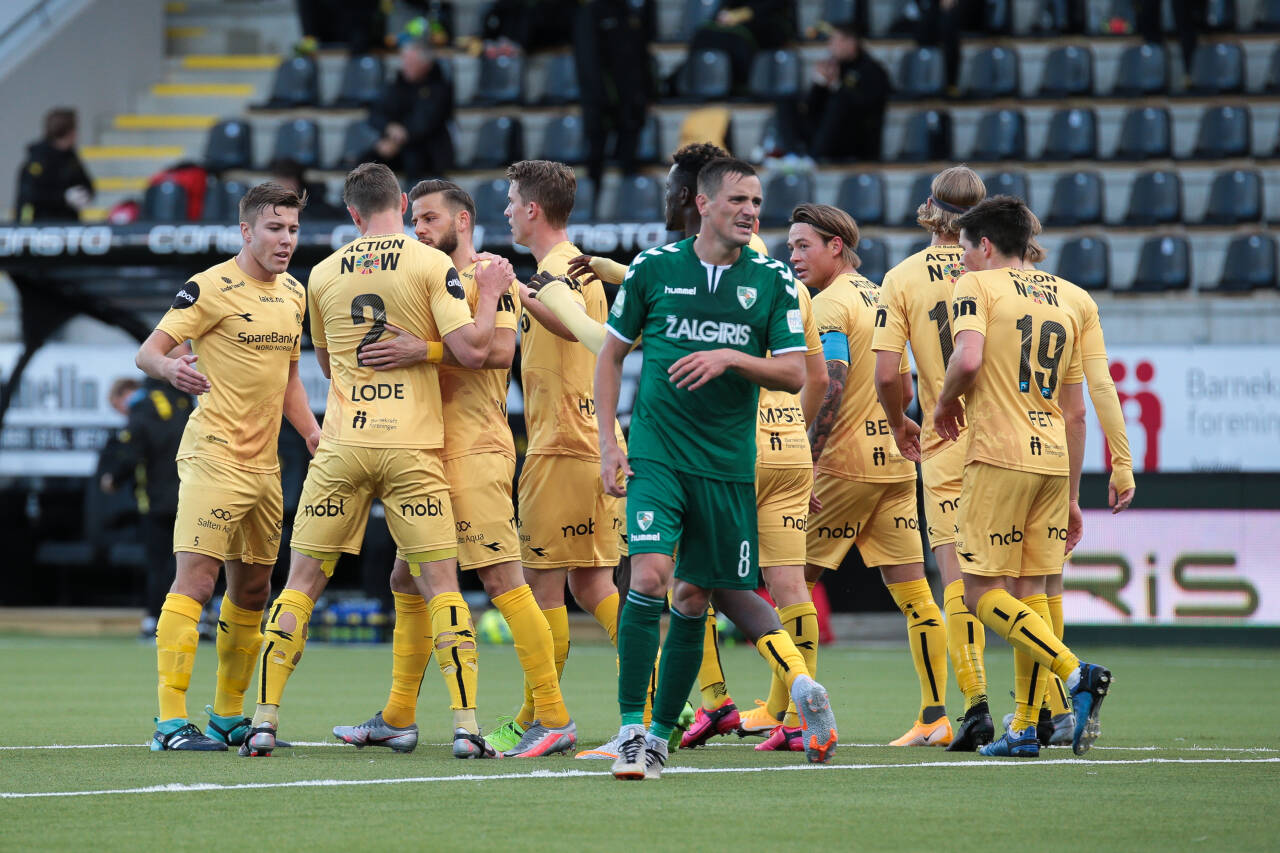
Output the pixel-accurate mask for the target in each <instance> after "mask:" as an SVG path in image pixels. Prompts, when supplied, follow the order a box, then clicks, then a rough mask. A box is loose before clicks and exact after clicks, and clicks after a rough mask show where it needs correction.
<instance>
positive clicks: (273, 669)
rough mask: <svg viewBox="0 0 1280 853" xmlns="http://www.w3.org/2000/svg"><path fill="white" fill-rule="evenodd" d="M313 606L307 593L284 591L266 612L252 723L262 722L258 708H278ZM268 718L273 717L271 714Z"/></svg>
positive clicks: (304, 643)
mask: <svg viewBox="0 0 1280 853" xmlns="http://www.w3.org/2000/svg"><path fill="white" fill-rule="evenodd" d="M315 606H316V603H315V602H314V601H312V600H311V599H310V598H309V597H308V596H307V595H306V593H303V592H299V591H298V590H296V589H286V590H284V591H283V592H281V593H280V596H279V597H278V598H276V600H275V602H274V603H272V605H271V607H270V608H269V610H268V612H269V613H270V614H271V615H270V617H269V618H268V619H267V630H266V637H265V638H264V639H265V643H266V645H265V646H263V649H262V665H261V666H260V667H259V668H258V705H259V709H258V711H257V712H255V713H254V715H253V721H254V724H255V725H257V724H259V723H261V722H262V721H263V719H264V717H263V716H262V714H263V713H270V712H264V711H263V709H262V708H261V706H263V705H268V706H271V707H272V708H278V707H279V706H280V700H281V698H283V696H284V687H285V684H286V683H287V682H288V681H289V676H290V675H293V670H294V668H295V667H297V665H298V661H300V660H302V651H303V649H304V648H305V647H306V644H307V625H308V624H309V623H310V622H311V611H312V609H314V608H315ZM271 716H274V714H273V713H271ZM273 722H274V721H273Z"/></svg>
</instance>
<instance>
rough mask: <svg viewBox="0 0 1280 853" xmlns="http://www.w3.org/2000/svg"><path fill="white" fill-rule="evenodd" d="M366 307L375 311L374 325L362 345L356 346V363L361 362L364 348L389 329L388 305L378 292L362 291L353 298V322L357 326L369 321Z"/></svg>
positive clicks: (366, 334) (361, 342)
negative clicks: (365, 313) (366, 316)
mask: <svg viewBox="0 0 1280 853" xmlns="http://www.w3.org/2000/svg"><path fill="white" fill-rule="evenodd" d="M366 308H370V309H372V311H373V325H372V326H371V327H370V328H369V331H368V332H366V333H365V336H364V338H362V339H361V341H360V345H359V346H357V347H356V364H360V363H361V353H362V351H363V350H364V348H365V347H367V346H368V345H369V344H371V343H374V342H376V341H377V340H378V338H380V337H382V333H383V332H385V331H386V330H387V306H386V305H385V304H384V303H383V301H382V297H381V296H379V295H378V294H376V293H362V294H360V295H359V296H357V297H356V298H355V299H352V300H351V322H352V323H353V324H355V325H357V326H362V325H364V324H365V322H367V321H366V319H365V316H364V309H366Z"/></svg>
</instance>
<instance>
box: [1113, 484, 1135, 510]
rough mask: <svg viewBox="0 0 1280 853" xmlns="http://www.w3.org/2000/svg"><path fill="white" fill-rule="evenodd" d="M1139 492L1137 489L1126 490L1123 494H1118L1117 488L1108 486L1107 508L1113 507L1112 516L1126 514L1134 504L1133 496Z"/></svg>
mask: <svg viewBox="0 0 1280 853" xmlns="http://www.w3.org/2000/svg"><path fill="white" fill-rule="evenodd" d="M1135 492H1137V488H1136V487H1134V488H1129V489H1125V490H1124V491H1123V492H1120V493H1119V494H1116V487H1115V486H1112V485H1110V484H1108V485H1107V506H1109V507H1111V514H1112V515H1115V514H1116V513H1118V512H1124V511H1125V510H1126V509H1128V508H1129V504H1131V503H1133V495H1134V493H1135Z"/></svg>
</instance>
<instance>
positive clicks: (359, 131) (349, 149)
mask: <svg viewBox="0 0 1280 853" xmlns="http://www.w3.org/2000/svg"><path fill="white" fill-rule="evenodd" d="M381 138H382V134H381V133H379V132H378V129H377V128H376V127H374V126H373V125H371V124H369V122H367V121H365V120H364V119H362V118H358V119H356V120H355V121H353V122H351V123H350V124H348V125H347V128H346V130H344V131H343V132H342V153H341V154H339V155H338V163H337V168H339V169H348V170H349V169H354V168H355V167H356V166H359V165H360V163H361V162H363V161H364V159H365V157H366V155H367V154H368V153H369V150H370V149H371V148H373V144H374V143H375V142H377V141H378V140H379V139H381Z"/></svg>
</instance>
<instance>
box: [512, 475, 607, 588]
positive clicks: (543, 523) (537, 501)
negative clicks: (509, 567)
mask: <svg viewBox="0 0 1280 853" xmlns="http://www.w3.org/2000/svg"><path fill="white" fill-rule="evenodd" d="M518 488H519V494H520V513H519V519H518V521H517V524H518V525H519V529H520V551H521V556H522V559H523V560H524V564H525V566H527V567H529V568H531V569H576V568H584V567H607V568H612V567H614V566H616V565H618V536H619V534H622V533H625V532H626V521H625V516H624V515H623V512H624V507H623V505H622V501H621V499H619V498H615V497H613V496H612V495H608V494H605V491H604V485H603V484H602V483H601V482H600V463H599V462H597V461H596V460H594V459H579V458H577V457H576V456H547V455H543V454H537V455H534V456H529V457H526V458H525V460H524V468H523V469H521V471H520V483H519V485H518Z"/></svg>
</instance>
